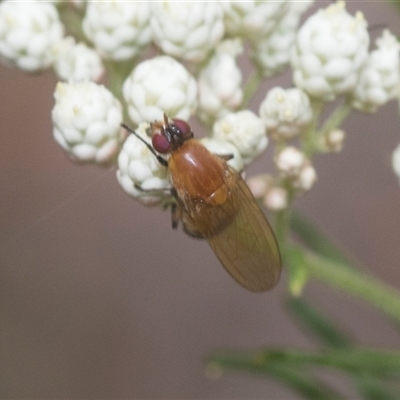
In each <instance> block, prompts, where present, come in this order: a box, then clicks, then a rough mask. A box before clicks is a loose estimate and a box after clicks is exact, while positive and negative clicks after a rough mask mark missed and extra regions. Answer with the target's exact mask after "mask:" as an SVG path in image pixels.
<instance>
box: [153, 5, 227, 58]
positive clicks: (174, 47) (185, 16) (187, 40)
mask: <svg viewBox="0 0 400 400" xmlns="http://www.w3.org/2000/svg"><path fill="white" fill-rule="evenodd" d="M151 14H152V18H151V28H152V32H153V40H154V42H155V43H156V44H157V46H159V47H160V48H161V50H162V51H163V52H165V53H166V54H169V55H171V56H174V57H177V58H181V59H183V60H187V61H192V62H199V61H202V60H204V59H205V57H206V56H207V55H208V53H209V52H210V51H211V50H212V49H213V48H214V47H215V46H216V45H217V44H218V42H219V41H220V40H221V39H222V37H223V35H224V23H223V15H224V14H223V8H222V7H221V4H220V3H219V2H216V1H185V2H174V1H160V2H152V3H151Z"/></svg>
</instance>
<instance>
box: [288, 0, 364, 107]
mask: <svg viewBox="0 0 400 400" xmlns="http://www.w3.org/2000/svg"><path fill="white" fill-rule="evenodd" d="M368 45H369V36H368V31H367V23H366V21H365V19H364V16H363V15H362V13H361V12H357V13H356V15H355V17H352V16H351V15H350V14H348V13H347V12H346V10H345V4H344V2H343V1H338V2H337V3H335V4H331V5H330V6H328V7H327V8H325V9H321V10H318V11H317V12H316V13H315V14H314V15H312V16H311V17H310V18H309V19H308V20H307V21H306V22H305V23H304V25H303V26H302V27H301V28H300V30H299V32H298V34H297V36H296V41H295V45H294V46H293V47H292V52H291V64H292V69H293V80H294V82H295V84H296V85H297V86H298V87H299V88H301V89H303V90H304V91H306V92H307V93H308V94H309V95H311V96H314V97H317V98H320V99H323V100H333V99H334V98H335V97H336V96H337V95H339V94H342V93H349V92H351V91H352V90H353V89H354V87H355V86H356V83H357V80H358V74H359V71H360V69H361V67H362V66H363V64H364V63H365V61H366V59H367V57H368Z"/></svg>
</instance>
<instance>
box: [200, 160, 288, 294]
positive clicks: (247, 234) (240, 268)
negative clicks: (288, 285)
mask: <svg viewBox="0 0 400 400" xmlns="http://www.w3.org/2000/svg"><path fill="white" fill-rule="evenodd" d="M228 168H229V167H228ZM226 183H227V186H228V187H229V191H230V194H229V198H228V200H227V202H229V203H230V204H227V207H228V208H229V207H232V206H233V208H234V209H235V214H234V217H233V218H232V221H231V222H230V223H229V224H228V225H227V226H226V227H225V228H224V229H222V230H221V231H220V232H218V233H217V234H215V235H212V236H210V237H206V239H207V241H208V243H209V244H210V246H211V248H212V249H213V250H214V252H215V254H216V255H217V257H218V259H219V260H220V261H221V263H222V265H223V266H224V267H225V269H226V270H227V271H228V272H229V273H230V274H231V275H232V277H233V278H234V279H235V280H236V281H237V282H238V283H239V284H240V285H242V286H243V287H244V288H246V289H248V290H250V291H252V292H263V291H265V290H269V289H271V288H272V287H273V286H275V285H276V283H277V282H278V280H279V277H280V273H281V256H280V253H279V248H278V244H277V241H276V239H275V235H274V233H273V231H272V228H271V226H270V225H269V223H268V221H267V219H266V217H265V215H264V213H263V212H262V211H261V209H260V207H259V206H258V204H257V202H256V200H255V199H254V197H253V195H252V193H251V191H250V189H249V188H248V186H247V185H246V183H245V181H244V180H243V179H242V178H241V176H240V175H239V174H238V173H237V172H236V171H234V170H232V169H231V168H229V174H228V176H227V178H226ZM222 207H223V206H222Z"/></svg>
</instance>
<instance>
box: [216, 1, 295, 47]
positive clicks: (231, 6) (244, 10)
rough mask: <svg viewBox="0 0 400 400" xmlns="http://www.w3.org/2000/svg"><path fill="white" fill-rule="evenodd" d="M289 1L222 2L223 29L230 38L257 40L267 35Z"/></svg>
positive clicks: (282, 14)
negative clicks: (238, 37) (239, 37)
mask: <svg viewBox="0 0 400 400" xmlns="http://www.w3.org/2000/svg"><path fill="white" fill-rule="evenodd" d="M290 3H291V2H290V1H254V0H252V1H234V0H229V1H227V2H224V3H223V5H224V8H225V10H224V11H225V12H224V18H225V29H226V31H227V33H228V35H230V36H232V37H233V36H241V37H244V38H247V39H250V40H255V41H257V40H259V39H260V38H261V37H265V36H267V35H269V34H270V33H271V32H272V31H273V30H274V29H275V27H276V26H277V24H278V23H279V21H280V19H281V18H282V17H283V16H284V15H285V13H286V12H287V10H288V9H289V8H290Z"/></svg>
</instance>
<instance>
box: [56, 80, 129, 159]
mask: <svg viewBox="0 0 400 400" xmlns="http://www.w3.org/2000/svg"><path fill="white" fill-rule="evenodd" d="M54 97H55V100H56V104H55V106H54V108H53V112H52V118H53V125H54V130H53V134H54V138H55V140H56V141H57V143H58V144H59V145H60V146H61V147H62V148H63V149H64V150H65V151H66V152H67V153H68V155H70V156H71V157H72V158H73V159H75V160H77V161H79V162H85V163H88V162H96V163H98V164H106V165H107V164H110V163H112V162H113V161H114V159H115V158H116V157H117V155H118V152H119V150H120V148H121V145H122V143H123V141H124V139H125V137H126V133H125V131H124V130H123V129H122V128H121V122H122V108H121V104H120V102H119V101H118V100H117V99H116V98H115V97H114V96H113V95H112V94H111V92H110V91H109V90H108V89H106V88H105V87H104V86H101V85H97V84H95V83H93V82H80V83H79V82H78V83H70V84H68V83H62V82H59V83H58V84H57V88H56V91H55V94H54Z"/></svg>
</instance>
